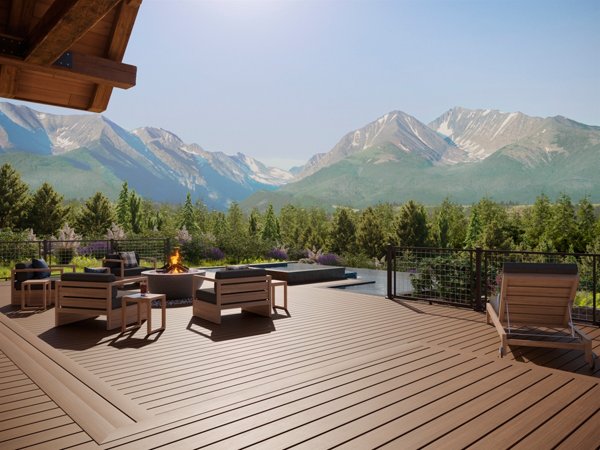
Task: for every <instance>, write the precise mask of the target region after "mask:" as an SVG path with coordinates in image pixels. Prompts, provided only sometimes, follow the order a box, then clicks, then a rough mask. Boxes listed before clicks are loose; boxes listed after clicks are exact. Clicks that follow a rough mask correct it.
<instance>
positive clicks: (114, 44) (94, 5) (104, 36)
mask: <svg viewBox="0 0 600 450" xmlns="http://www.w3.org/2000/svg"><path fill="white" fill-rule="evenodd" d="M141 3H142V0H0V96H1V97H7V98H14V99H18V100H25V101H30V102H36V103H45V104H49V105H56V106H63V107H67V108H74V109H81V110H87V111H93V112H102V111H104V110H106V108H107V106H108V102H109V100H110V96H111V94H112V90H113V88H115V87H117V88H121V89H128V88H130V87H132V86H135V83H136V74H137V68H136V67H135V66H132V65H129V64H125V63H123V62H122V60H123V56H124V54H125V50H126V48H127V43H128V42H129V37H130V35H131V30H132V29H133V25H134V23H135V19H136V16H137V12H138V9H139V7H140V5H141Z"/></svg>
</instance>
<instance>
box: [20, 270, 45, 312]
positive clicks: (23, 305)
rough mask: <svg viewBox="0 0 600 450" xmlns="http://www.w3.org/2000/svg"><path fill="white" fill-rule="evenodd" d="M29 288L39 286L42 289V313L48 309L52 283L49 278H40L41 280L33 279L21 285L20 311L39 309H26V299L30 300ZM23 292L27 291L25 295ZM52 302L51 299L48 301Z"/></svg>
mask: <svg viewBox="0 0 600 450" xmlns="http://www.w3.org/2000/svg"><path fill="white" fill-rule="evenodd" d="M31 286H41V287H42V302H43V303H42V305H43V308H44V311H45V310H46V308H47V307H48V296H49V295H50V294H51V287H52V281H50V278H42V279H33V280H25V281H23V283H21V309H22V310H28V309H39V308H37V307H28V306H27V302H26V298H31ZM25 291H27V295H25ZM50 300H52V299H50Z"/></svg>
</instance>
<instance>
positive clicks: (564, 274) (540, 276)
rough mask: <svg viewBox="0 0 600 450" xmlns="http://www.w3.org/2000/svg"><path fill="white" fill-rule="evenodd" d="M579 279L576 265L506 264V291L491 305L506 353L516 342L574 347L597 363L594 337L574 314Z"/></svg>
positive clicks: (489, 309)
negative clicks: (585, 331)
mask: <svg viewBox="0 0 600 450" xmlns="http://www.w3.org/2000/svg"><path fill="white" fill-rule="evenodd" d="M578 284H579V275H578V274H577V265H576V264H535V263H504V267H503V275H502V284H501V288H500V294H499V295H498V297H497V298H495V299H492V300H491V301H490V302H489V303H488V304H487V307H486V318H487V323H488V324H490V321H491V322H492V323H493V324H494V325H495V327H496V330H497V331H498V334H499V335H500V349H499V352H500V357H502V356H504V354H505V353H506V350H507V347H508V346H510V345H522V346H528V347H546V348H563V349H574V350H581V351H583V352H584V354H585V361H586V362H587V363H588V364H589V365H590V367H592V368H593V367H594V354H593V353H592V341H591V339H590V338H589V337H588V336H586V335H585V334H584V333H583V332H582V331H580V330H579V329H578V328H577V327H576V326H575V325H574V324H573V319H572V317H571V310H572V307H573V300H574V299H575V293H576V292H577V286H578Z"/></svg>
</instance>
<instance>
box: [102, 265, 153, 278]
mask: <svg viewBox="0 0 600 450" xmlns="http://www.w3.org/2000/svg"><path fill="white" fill-rule="evenodd" d="M146 270H152V269H151V268H150V267H141V266H138V267H131V268H129V269H123V273H124V275H125V276H126V277H137V276H139V275H141V274H142V272H144V271H146ZM110 273H112V274H113V275H115V276H117V277H120V276H121V268H120V267H118V268H113V267H111V268H110Z"/></svg>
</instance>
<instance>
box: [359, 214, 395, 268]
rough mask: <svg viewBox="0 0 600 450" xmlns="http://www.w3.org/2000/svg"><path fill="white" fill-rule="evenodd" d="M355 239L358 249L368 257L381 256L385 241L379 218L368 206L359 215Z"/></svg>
mask: <svg viewBox="0 0 600 450" xmlns="http://www.w3.org/2000/svg"><path fill="white" fill-rule="evenodd" d="M356 241H357V244H358V246H359V250H360V251H362V252H363V253H364V254H366V255H367V256H368V257H370V258H381V256H382V255H383V254H384V252H385V246H386V244H387V243H386V242H385V233H384V230H383V227H382V225H381V220H380V219H379V217H378V216H377V214H376V213H375V210H374V209H373V208H372V207H370V206H369V207H368V208H367V209H365V210H364V211H363V212H362V214H361V215H360V219H359V221H358V228H357V230H356Z"/></svg>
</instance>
